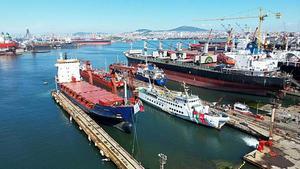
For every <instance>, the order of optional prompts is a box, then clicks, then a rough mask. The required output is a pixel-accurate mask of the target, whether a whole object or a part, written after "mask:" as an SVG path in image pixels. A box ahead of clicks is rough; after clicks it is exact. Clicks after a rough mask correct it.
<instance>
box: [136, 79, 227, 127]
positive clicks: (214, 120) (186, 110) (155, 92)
mask: <svg viewBox="0 0 300 169" xmlns="http://www.w3.org/2000/svg"><path fill="white" fill-rule="evenodd" d="M183 86H184V92H176V91H170V90H168V89H166V90H160V89H157V88H154V87H152V85H149V87H140V88H139V98H140V99H141V100H142V101H144V102H146V103H149V104H151V105H153V106H155V107H157V108H159V109H161V110H163V111H165V112H167V113H169V114H171V115H174V116H177V117H180V118H182V119H185V120H189V121H192V122H194V123H197V124H202V125H205V126H209V127H213V128H217V129H221V128H222V126H224V124H225V123H226V122H227V121H228V120H229V117H228V116H227V115H226V114H225V113H223V112H218V111H216V110H213V109H210V108H209V106H207V105H204V104H203V103H202V101H201V100H200V99H199V97H198V96H196V95H191V94H189V93H188V88H187V87H186V86H185V84H184V85H183Z"/></svg>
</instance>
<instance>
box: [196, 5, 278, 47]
mask: <svg viewBox="0 0 300 169" xmlns="http://www.w3.org/2000/svg"><path fill="white" fill-rule="evenodd" d="M270 15H275V17H276V19H280V18H281V16H282V14H281V13H280V12H276V13H274V12H270V13H265V12H264V10H263V9H262V8H259V15H256V16H237V17H221V18H210V19H196V21H224V20H240V19H258V20H259V22H258V27H257V31H256V34H257V40H258V47H260V46H261V41H262V39H261V38H260V37H261V27H262V23H263V21H264V20H265V18H266V17H269V16H270Z"/></svg>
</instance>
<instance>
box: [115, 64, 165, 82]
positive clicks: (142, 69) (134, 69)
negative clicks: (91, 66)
mask: <svg viewBox="0 0 300 169" xmlns="http://www.w3.org/2000/svg"><path fill="white" fill-rule="evenodd" d="M109 68H110V70H112V71H114V72H121V73H124V72H128V73H130V74H132V75H133V76H134V77H135V78H136V79H138V80H141V81H145V82H149V80H150V81H151V82H152V83H154V84H156V85H158V86H165V85H166V83H167V78H166V75H165V73H164V71H163V70H162V69H159V68H158V67H156V66H155V65H154V64H151V63H150V64H149V63H146V64H137V65H136V66H127V65H125V64H120V63H115V64H112V65H110V66H109Z"/></svg>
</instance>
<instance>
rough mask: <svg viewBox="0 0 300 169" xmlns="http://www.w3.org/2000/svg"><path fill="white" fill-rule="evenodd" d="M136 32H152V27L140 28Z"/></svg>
mask: <svg viewBox="0 0 300 169" xmlns="http://www.w3.org/2000/svg"><path fill="white" fill-rule="evenodd" d="M136 32H152V30H150V29H138V30H136Z"/></svg>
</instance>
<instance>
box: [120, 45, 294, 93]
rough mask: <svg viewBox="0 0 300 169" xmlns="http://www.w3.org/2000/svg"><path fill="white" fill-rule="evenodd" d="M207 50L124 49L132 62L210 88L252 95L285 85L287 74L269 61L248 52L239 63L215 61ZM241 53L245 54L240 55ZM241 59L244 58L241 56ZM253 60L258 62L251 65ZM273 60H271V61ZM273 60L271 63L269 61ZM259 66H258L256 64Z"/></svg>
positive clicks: (173, 78) (213, 56)
mask: <svg viewBox="0 0 300 169" xmlns="http://www.w3.org/2000/svg"><path fill="white" fill-rule="evenodd" d="M205 51H206V52H204V53H202V54H201V53H200V54H197V55H195V56H194V57H193V58H192V59H191V58H189V59H187V58H186V54H185V52H184V51H175V52H173V53H169V52H167V51H165V50H163V51H158V52H157V51H154V52H153V53H152V54H147V53H146V52H147V50H145V49H144V51H143V50H129V51H126V52H125V56H126V57H127V59H128V63H129V64H131V65H134V64H139V63H145V62H146V60H147V62H149V63H153V64H155V65H156V66H158V67H159V68H161V69H163V70H164V72H165V73H166V75H167V77H168V79H170V80H174V81H178V82H182V81H185V82H186V83H188V84H190V85H194V86H200V87H204V88H209V89H215V90H223V91H232V92H238V93H246V94H253V95H267V94H268V92H269V91H272V92H277V91H279V90H282V89H284V88H285V87H286V86H287V85H288V83H289V79H290V77H289V76H287V75H284V74H281V73H280V72H279V70H278V69H269V70H265V67H267V68H268V67H269V65H270V64H271V63H270V64H269V61H267V62H265V61H261V60H257V59H256V58H254V56H250V55H241V57H237V58H236V59H238V60H241V61H240V62H238V61H236V63H239V65H241V66H240V67H237V66H235V65H224V64H218V63H217V55H211V54H208V53H207V46H206V50H205ZM243 56H244V57H243ZM242 59H243V60H242ZM252 62H257V63H258V62H260V64H259V65H254V64H252ZM272 62H273V61H272ZM272 64H273V63H272ZM257 67H258V68H257Z"/></svg>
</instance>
